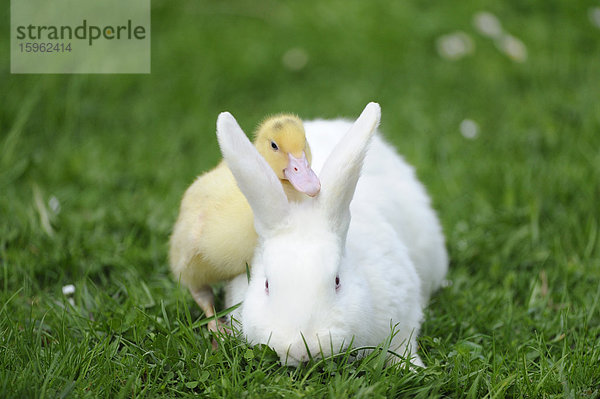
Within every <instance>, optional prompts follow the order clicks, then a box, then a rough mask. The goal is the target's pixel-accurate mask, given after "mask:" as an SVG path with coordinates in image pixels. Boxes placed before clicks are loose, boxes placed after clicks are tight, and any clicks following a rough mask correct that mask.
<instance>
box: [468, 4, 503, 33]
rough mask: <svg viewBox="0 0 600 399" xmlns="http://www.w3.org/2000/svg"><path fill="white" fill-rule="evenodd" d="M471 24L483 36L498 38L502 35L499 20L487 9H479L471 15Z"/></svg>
mask: <svg viewBox="0 0 600 399" xmlns="http://www.w3.org/2000/svg"><path fill="white" fill-rule="evenodd" d="M473 25H474V26H475V29H476V30H477V31H478V32H479V33H480V34H482V35H483V36H487V37H491V38H494V39H496V38H499V37H500V36H502V24H501V23H500V20H498V18H497V17H496V16H495V15H494V14H492V13H491V12H487V11H480V12H478V13H476V14H475V15H473Z"/></svg>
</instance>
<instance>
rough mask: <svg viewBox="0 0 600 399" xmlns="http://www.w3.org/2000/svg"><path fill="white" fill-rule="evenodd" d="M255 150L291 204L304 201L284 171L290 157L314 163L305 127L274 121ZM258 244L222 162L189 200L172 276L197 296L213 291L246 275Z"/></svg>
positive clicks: (175, 240)
mask: <svg viewBox="0 0 600 399" xmlns="http://www.w3.org/2000/svg"><path fill="white" fill-rule="evenodd" d="M254 144H255V146H256V148H257V150H258V151H259V153H260V154H261V155H262V156H263V157H264V158H265V159H266V161H267V162H268V163H269V165H270V166H271V167H272V168H273V170H274V171H275V173H276V174H277V176H278V177H279V178H280V179H281V182H282V184H283V187H284V190H285V192H286V195H288V198H289V199H290V200H295V201H298V200H301V199H302V198H303V197H304V195H305V194H302V193H299V192H298V191H296V190H295V189H294V188H293V187H292V185H291V184H290V183H289V182H288V181H287V180H284V179H285V177H284V175H283V169H284V168H285V167H286V165H287V163H288V155H287V154H292V155H293V156H295V157H297V158H298V157H300V156H301V155H302V153H303V152H304V153H305V155H306V159H307V160H308V161H309V162H310V149H309V147H308V143H307V142H306V136H305V133H304V128H303V126H302V121H301V120H300V119H299V118H298V117H296V116H293V115H279V116H276V117H273V118H269V119H267V120H265V121H264V122H263V123H262V124H261V125H260V126H259V128H258V129H257V133H256V138H255V140H254ZM274 147H277V149H275V148H274ZM256 240H257V235H256V232H255V230H254V222H253V214H252V210H251V209H250V206H249V205H248V202H247V201H246V198H245V197H244V196H243V194H242V193H241V191H240V190H239V188H238V187H237V184H236V182H235V180H234V178H233V175H232V174H231V171H230V170H229V168H228V167H227V165H226V164H225V163H224V162H223V161H222V162H221V163H220V164H219V165H218V166H217V167H216V168H215V169H213V170H211V171H209V172H207V173H205V174H203V175H201V176H200V177H198V178H197V179H196V180H195V181H194V183H193V184H192V185H191V186H190V187H189V188H188V189H187V190H186V192H185V194H184V196H183V199H182V201H181V207H180V212H179V217H178V219H177V222H176V223H175V226H174V228H173V233H172V235H171V240H170V250H169V261H170V266H171V270H172V272H173V274H174V276H175V278H176V279H177V280H179V281H180V282H181V284H182V285H184V286H187V287H188V288H189V289H190V291H191V292H192V295H194V293H195V292H198V291H199V290H208V289H207V288H206V287H207V286H208V285H209V284H212V283H215V282H218V281H223V280H229V279H231V278H233V277H235V276H237V275H239V274H241V273H244V272H245V270H246V269H245V268H246V263H248V264H250V261H251V258H252V255H253V252H254V248H255V246H256ZM210 295H212V292H210ZM194 298H195V299H196V301H197V302H198V304H199V305H200V306H201V307H203V310H205V312H206V309H205V307H206V306H210V303H209V304H208V305H206V303H204V302H203V301H200V300H199V299H198V298H197V296H196V295H194ZM211 301H212V296H211V300H210V301H209V302H211ZM211 313H212V312H211ZM207 315H208V314H207Z"/></svg>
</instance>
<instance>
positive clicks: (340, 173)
mask: <svg viewBox="0 0 600 399" xmlns="http://www.w3.org/2000/svg"><path fill="white" fill-rule="evenodd" d="M380 118H381V108H380V107H379V104H377V103H373V102H372V103H369V104H367V106H366V107H365V109H364V110H363V112H362V113H361V114H360V116H359V117H358V119H357V120H356V122H354V125H352V127H351V128H350V130H349V131H348V133H346V134H345V135H344V137H342V139H341V141H340V142H339V143H338V144H337V145H336V146H335V148H334V149H333V151H332V152H331V154H330V155H329V157H328V158H327V161H325V165H323V169H322V171H321V174H320V176H319V178H320V179H321V193H320V194H319V198H318V200H319V203H320V204H321V206H322V208H323V209H324V210H325V211H326V213H327V215H328V218H329V220H330V222H331V224H332V226H333V227H334V229H336V231H338V232H339V233H340V234H341V235H343V236H345V234H346V232H347V231H348V224H349V223H350V201H352V197H353V196H354V190H355V189H356V183H357V182H358V178H359V176H360V171H361V169H362V164H363V160H364V158H365V155H366V153H367V149H368V145H369V141H370V140H371V137H372V136H373V133H374V132H375V130H376V129H377V126H378V125H379V120H380Z"/></svg>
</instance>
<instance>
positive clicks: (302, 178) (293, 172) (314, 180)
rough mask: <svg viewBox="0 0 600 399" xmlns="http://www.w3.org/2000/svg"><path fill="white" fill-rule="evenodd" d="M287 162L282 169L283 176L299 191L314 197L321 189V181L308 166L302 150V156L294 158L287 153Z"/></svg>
mask: <svg viewBox="0 0 600 399" xmlns="http://www.w3.org/2000/svg"><path fill="white" fill-rule="evenodd" d="M288 156H289V159H290V161H289V163H288V165H287V167H286V168H285V169H284V170H283V176H285V178H286V179H288V181H289V182H290V183H292V186H294V188H295V189H296V190H298V191H300V192H301V193H304V194H306V195H309V196H311V197H314V196H315V195H317V194H318V193H319V191H320V190H321V182H320V181H319V178H318V177H317V175H316V174H315V172H313V170H312V169H311V168H310V165H309V164H308V160H307V159H306V154H305V153H304V152H302V157H300V158H296V157H295V156H293V155H292V154H288Z"/></svg>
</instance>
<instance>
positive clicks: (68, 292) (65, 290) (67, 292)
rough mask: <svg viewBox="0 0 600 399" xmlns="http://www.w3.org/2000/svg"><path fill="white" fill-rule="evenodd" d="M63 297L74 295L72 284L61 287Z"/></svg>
mask: <svg viewBox="0 0 600 399" xmlns="http://www.w3.org/2000/svg"><path fill="white" fill-rule="evenodd" d="M62 293H63V295H66V296H69V295H73V294H74V293H75V286H74V285H73V284H67V285H65V286H63V287H62Z"/></svg>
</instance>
